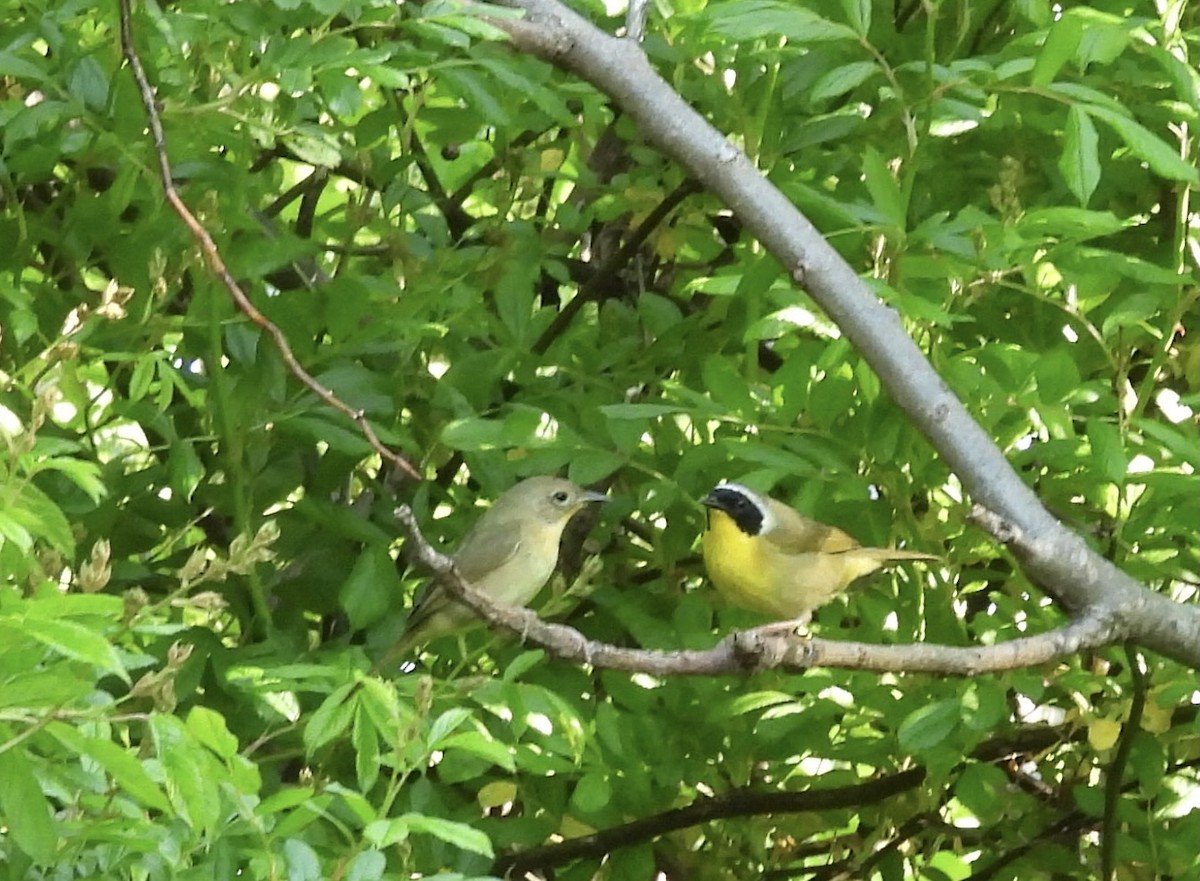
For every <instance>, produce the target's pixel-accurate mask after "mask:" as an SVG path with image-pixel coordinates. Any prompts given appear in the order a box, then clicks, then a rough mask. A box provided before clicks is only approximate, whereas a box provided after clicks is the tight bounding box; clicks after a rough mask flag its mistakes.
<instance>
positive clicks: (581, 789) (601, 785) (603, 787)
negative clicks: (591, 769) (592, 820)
mask: <svg viewBox="0 0 1200 881" xmlns="http://www.w3.org/2000/svg"><path fill="white" fill-rule="evenodd" d="M611 800H612V786H611V785H610V784H609V782H608V777H607V776H606V775H604V774H597V773H591V774H584V775H583V776H582V777H580V778H579V782H578V783H576V784H575V789H574V790H573V791H572V793H571V807H573V808H574V809H575V810H577V811H579V812H580V813H581V814H585V815H586V814H594V813H595V812H597V811H600V810H603V809H604V808H606V807H608V803H609V802H610V801H611Z"/></svg>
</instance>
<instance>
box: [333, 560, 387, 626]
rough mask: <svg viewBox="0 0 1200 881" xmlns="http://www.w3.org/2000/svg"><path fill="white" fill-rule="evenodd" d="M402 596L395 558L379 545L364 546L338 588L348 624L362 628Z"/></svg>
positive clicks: (376, 618)
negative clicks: (348, 620)
mask: <svg viewBox="0 0 1200 881" xmlns="http://www.w3.org/2000/svg"><path fill="white" fill-rule="evenodd" d="M400 595H401V592H400V575H399V574H398V573H397V572H396V561H395V560H393V559H392V557H391V554H389V553H388V551H387V548H386V547H383V546H382V545H369V546H367V547H365V548H363V550H362V553H360V554H359V555H358V559H357V560H355V561H354V566H353V567H352V568H351V569H350V574H349V575H348V576H346V580H345V581H344V582H342V585H341V587H339V588H338V599H339V601H340V603H341V607H342V608H343V609H344V610H345V612H346V615H347V617H348V618H349V619H350V626H351V627H353V628H354V629H355V630H363V629H365V628H367V627H369V626H371V625H372V624H374V623H375V622H376V621H379V620H380V619H381V618H382V617H383V616H384V615H386V614H387V613H388V611H389V610H390V609H392V608H393V607H395V605H396V603H397V602H398V600H399V597H400Z"/></svg>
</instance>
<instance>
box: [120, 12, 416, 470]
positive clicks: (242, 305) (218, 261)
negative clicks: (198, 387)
mask: <svg viewBox="0 0 1200 881" xmlns="http://www.w3.org/2000/svg"><path fill="white" fill-rule="evenodd" d="M130 3H131V0H119V6H120V14H121V51H122V52H123V53H124V55H125V60H126V61H127V62H129V67H130V69H131V70H132V71H133V78H134V80H135V81H136V83H137V88H138V94H139V95H140V96H141V99H142V106H143V107H144V108H145V110H146V118H147V120H148V122H149V125H150V133H151V135H152V136H153V138H154V152H155V155H156V156H157V158H158V175H159V181H160V183H161V184H162V188H163V194H164V195H165V196H166V197H167V202H168V203H170V205H171V208H172V209H173V210H174V211H175V213H176V214H177V215H178V216H179V219H180V220H182V221H183V223H184V226H186V227H187V228H188V231H189V232H190V233H191V234H192V237H193V238H195V240H196V242H197V244H198V245H199V246H200V253H201V254H202V255H203V256H204V262H205V263H206V264H207V266H208V268H209V270H210V271H211V272H212V273H213V274H214V275H215V276H216V277H217V278H218V279H219V280H220V282H221V284H223V285H224V286H225V289H226V290H227V291H228V292H229V296H230V297H231V298H232V299H233V302H234V303H235V304H236V305H237V308H238V309H239V310H241V312H242V314H244V315H245V316H246V317H247V318H249V319H250V320H251V321H252V322H253V323H254V324H256V325H258V327H259V328H261V329H262V330H263V332H264V333H266V334H267V335H268V336H269V337H270V338H271V340H272V342H274V344H275V348H276V349H277V350H278V351H279V355H280V357H281V358H283V362H284V364H286V365H287V368H288V370H289V371H290V372H291V374H292V375H293V376H295V377H296V378H297V379H298V380H300V382H301V383H303V384H304V385H305V386H306V387H307V388H308V389H309V390H310V391H311V392H312V393H313V394H315V395H316V396H317V397H318V398H320V399H321V400H322V401H324V402H325V404H327V405H328V406H330V407H332V408H333V409H335V410H337V411H338V412H340V413H342V414H343V415H345V416H347V417H349V418H350V419H351V420H353V421H354V422H355V423H356V424H357V425H358V427H359V429H360V430H361V431H362V433H363V435H364V436H365V437H366V439H367V442H368V443H370V445H371V447H372V448H373V449H374V450H375V451H376V452H377V453H379V455H380V456H382V457H383V459H384V460H385V461H387V462H390V463H392V464H393V465H395V466H396V467H397V468H400V469H401V470H402V471H404V472H405V473H406V474H408V475H409V476H410V477H412V478H414V479H416V480H420V479H421V474H420V472H419V471H417V469H416V468H414V467H413V466H412V465H411V464H409V462H408V460H407V459H405V458H404V457H403V456H401V455H399V454H398V453H395V452H393V451H392V450H390V449H388V448H387V447H386V446H384V444H383V442H382V441H381V440H380V439H379V436H378V435H377V434H376V433H375V429H374V428H372V427H371V423H370V422H368V421H367V417H366V416H365V415H364V413H363V412H362V411H361V410H356V409H354V408H353V407H351V406H350V405H349V404H347V403H345V402H344V401H342V399H341V398H339V397H338V396H337V395H335V394H334V393H333V392H332V391H330V390H329V389H327V388H326V387H325V386H323V385H321V383H319V382H318V381H317V380H316V378H315V377H313V376H312V374H310V373H309V372H308V371H307V370H305V369H304V367H303V366H301V364H300V362H299V361H297V360H296V356H295V354H293V352H292V347H291V345H290V344H289V343H288V340H287V336H286V335H285V334H284V333H283V331H281V330H280V329H279V328H278V327H277V326H276V325H275V324H274V323H273V322H272V321H271V320H270V319H269V318H267V317H266V316H265V315H263V314H262V313H261V312H259V311H258V309H257V308H256V307H255V306H254V304H253V303H251V302H250V298H249V297H248V296H247V295H246V293H245V291H243V290H242V288H241V285H239V284H238V282H237V280H236V279H235V278H234V277H233V275H232V274H231V273H230V272H229V269H228V268H227V267H226V265H225V261H224V259H223V258H222V257H221V252H220V250H219V249H218V248H217V244H216V242H214V241H213V238H212V236H211V235H209V233H208V230H206V229H205V228H204V225H203V224H201V223H200V221H199V220H197V219H196V216H195V215H194V214H192V212H191V210H190V209H189V208H188V207H187V205H186V204H185V203H184V201H183V199H182V198H181V197H180V195H179V192H178V191H177V190H176V189H175V181H174V176H173V173H172V171H171V162H170V160H169V159H168V158H167V142H166V136H165V135H164V133H163V127H162V120H161V118H160V117H159V113H158V101H157V99H156V98H155V97H154V89H153V87H152V86H151V85H150V80H149V78H148V77H147V76H146V69H145V68H144V67H143V66H142V60H141V58H140V57H139V56H138V53H137V49H136V48H135V47H134V44H133V27H132V24H131V19H132V12H131V10H130Z"/></svg>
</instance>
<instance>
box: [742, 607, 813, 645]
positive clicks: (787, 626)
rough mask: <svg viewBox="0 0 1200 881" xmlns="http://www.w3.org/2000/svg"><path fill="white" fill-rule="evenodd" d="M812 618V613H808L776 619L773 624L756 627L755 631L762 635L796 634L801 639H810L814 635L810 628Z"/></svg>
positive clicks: (789, 635)
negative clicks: (786, 618)
mask: <svg viewBox="0 0 1200 881" xmlns="http://www.w3.org/2000/svg"><path fill="white" fill-rule="evenodd" d="M811 620H812V615H811V614H807V613H806V614H804V615H801V616H800V617H798V618H792V619H791V620H788V621H776V622H774V623H773V624H764V625H763V626H761V627H755V628H754V631H753V632H754V633H757V634H759V635H760V636H788V637H793V636H794V637H797V638H799V639H808V638H809V637H810V636H812V634H811V633H810V632H809V630H808V625H809V622H810V621H811Z"/></svg>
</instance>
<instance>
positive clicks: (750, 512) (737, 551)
mask: <svg viewBox="0 0 1200 881" xmlns="http://www.w3.org/2000/svg"><path fill="white" fill-rule="evenodd" d="M700 501H701V504H703V505H705V506H706V507H707V508H708V522H707V526H706V528H705V530H704V535H703V538H702V540H701V545H702V549H703V555H704V567H705V569H706V570H707V571H708V577H709V579H710V580H711V581H712V583H713V585H714V586H715V587H716V589H717V591H718V592H719V593H720V594H722V595H723V596H724V597H725V598H726V599H728V600H729V601H730V602H732V603H733V604H734V605H737V606H740V607H742V608H744V609H749V610H750V611H752V612H758V613H760V614H763V615H770V616H772V618H774V619H775V620H777V621H782V622H783V624H785V625H789V626H791V627H793V628H794V627H797V626H803V625H804V624H807V623H808V621H809V619H810V618H811V617H812V613H813V611H814V610H816V609H818V608H820V607H821V606H823V605H825V604H826V603H827V602H829V601H830V600H832V599H833V598H834V597H836V596H837V595H838V594H840V593H842V591H844V590H845V589H846V588H847V587H848V586H849V584H850V582H852V581H854V580H855V579H856V578H861V577H862V576H864V575H867V574H869V573H871V572H874V571H875V570H876V569H879V568H880V567H881V566H886V565H887V564H889V563H894V562H897V561H899V560H937V559H938V557H935V556H932V555H931V554H924V553H921V552H919V551H906V550H901V549H899V548H864V547H863V546H862V545H860V544H859V543H858V542H857V541H855V540H854V539H853V538H852V537H851V536H849V535H847V534H846V533H845V532H842V530H840V529H838V528H836V527H834V526H828V525H826V524H824V523H820V522H819V521H816V520H812V519H810V518H808V517H805V516H804V515H802V514H800V513H799V512H798V511H795V510H794V509H792V508H790V507H788V506H787V505H785V504H783V503H782V502H779V501H776V500H775V499H772V498H769V497H767V496H763V495H759V494H758V493H756V492H754V491H753V490H751V489H748V488H747V487H744V486H742V485H741V484H738V483H720V484H718V485H717V486H716V487H714V488H713V490H712V491H711V492H710V493H709V494H708V495H706V496H705V497H704V498H703V499H701V500H700Z"/></svg>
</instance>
